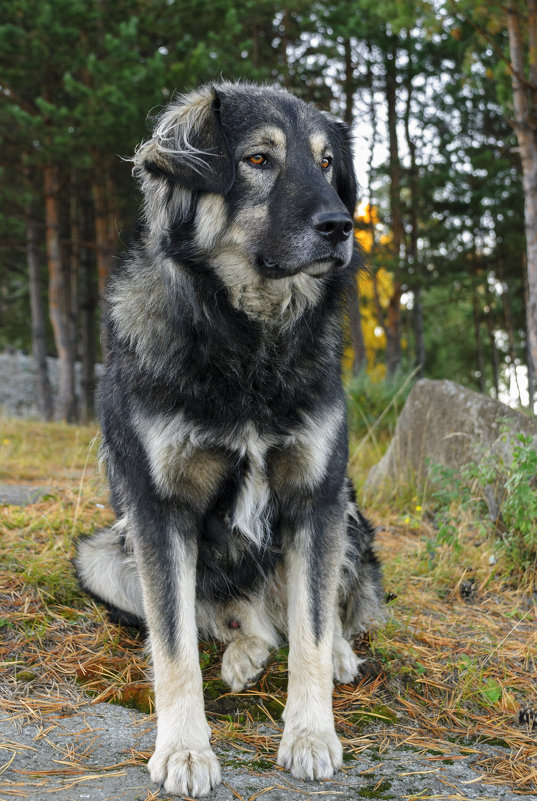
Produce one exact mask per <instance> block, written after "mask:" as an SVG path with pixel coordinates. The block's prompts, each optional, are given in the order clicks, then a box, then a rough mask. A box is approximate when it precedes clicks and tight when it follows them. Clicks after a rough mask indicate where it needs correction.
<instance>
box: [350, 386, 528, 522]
mask: <svg viewBox="0 0 537 801" xmlns="http://www.w3.org/2000/svg"><path fill="white" fill-rule="evenodd" d="M505 420H506V421H508V423H509V425H510V428H511V430H512V432H513V433H519V432H520V433H524V434H528V435H529V436H531V437H533V438H534V440H535V446H536V447H537V419H536V418H535V417H533V418H532V417H528V416H526V415H525V414H523V413H522V412H519V411H517V410H516V409H511V408H509V407H508V406H505V405H504V404H503V403H500V402H499V401H496V400H493V399H492V398H489V397H487V396H486V395H481V394H479V393H478V392H472V390H469V389H466V387H462V386H461V385H460V384H456V383H455V382H453V381H447V380H445V381H431V380H429V379H426V378H425V379H422V380H421V381H418V382H417V383H416V384H415V385H414V387H413V388H412V391H411V392H410V394H409V396H408V398H407V401H406V403H405V405H404V407H403V410H402V412H401V415H400V416H399V419H398V421H397V425H396V427H395V431H394V434H393V437H392V440H391V442H390V445H389V448H388V450H387V451H386V453H385V454H384V456H383V457H382V459H381V460H380V462H378V464H376V465H374V466H373V467H372V468H371V470H370V471H369V474H368V476H367V479H366V483H365V491H366V493H374V492H376V491H378V490H380V489H382V488H388V487H389V488H391V489H395V488H397V486H400V485H405V484H408V483H409V482H415V483H416V485H417V486H418V487H422V486H423V484H424V483H425V481H426V480H427V477H428V475H429V464H430V463H433V464H439V465H443V466H445V467H449V468H453V469H457V468H460V467H461V466H462V465H464V464H468V463H469V462H472V461H475V462H480V461H481V459H482V458H483V457H484V456H492V457H493V458H495V459H496V460H497V461H498V463H499V464H500V463H501V461H503V463H504V464H508V463H509V462H510V460H511V453H512V438H509V437H508V438H507V440H506V439H505V438H504V436H502V433H501V428H502V421H505ZM495 503H496V498H495V497H494V496H493V495H492V494H491V497H490V498H489V509H490V512H491V514H493V512H494V510H493V507H494V504H495Z"/></svg>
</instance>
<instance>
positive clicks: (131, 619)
mask: <svg viewBox="0 0 537 801" xmlns="http://www.w3.org/2000/svg"><path fill="white" fill-rule="evenodd" d="M74 563H75V568H76V572H77V576H78V580H79V582H80V585H81V586H82V588H83V589H84V590H85V591H86V592H88V593H89V594H90V595H91V596H92V597H93V598H95V599H96V600H97V601H100V602H101V603H103V604H104V605H105V606H106V607H107V609H108V612H109V614H110V617H111V619H112V620H114V621H117V622H121V623H125V624H127V625H131V626H137V627H138V628H144V606H143V598H142V586H141V583H140V579H139V577H138V572H137V570H136V564H135V561H134V556H133V554H132V552H131V551H130V550H129V548H128V545H127V542H126V538H125V524H124V522H123V521H121V520H119V521H118V522H117V523H115V524H114V525H113V526H110V528H103V529H101V530H100V531H97V532H96V533H95V534H92V535H91V536H89V537H82V538H81V539H79V540H78V543H77V552H76V556H75V559H74Z"/></svg>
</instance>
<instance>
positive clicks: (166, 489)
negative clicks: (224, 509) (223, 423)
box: [135, 413, 274, 546]
mask: <svg viewBox="0 0 537 801" xmlns="http://www.w3.org/2000/svg"><path fill="white" fill-rule="evenodd" d="M135 425H136V430H137V431H138V433H139V435H140V438H141V440H142V443H143V445H144V449H145V451H146V454H147V458H148V460H149V465H150V469H151V475H152V478H153V481H154V482H155V484H156V486H157V487H158V488H159V489H160V490H161V491H162V492H163V493H164V494H165V495H173V494H174V493H175V492H176V490H177V485H178V481H180V475H181V464H182V462H183V461H186V460H187V459H189V458H191V457H192V455H193V454H195V452H196V450H200V449H203V448H207V447H210V446H213V447H214V446H215V445H221V446H222V447H226V448H228V449H231V450H234V451H236V452H238V454H239V455H240V456H241V457H242V458H245V459H247V463H248V467H247V471H246V476H245V479H244V483H243V485H242V487H241V489H240V491H239V496H238V499H237V502H236V505H235V509H234V512H233V517H232V519H231V520H230V526H231V527H232V528H234V529H236V530H237V531H240V532H241V534H243V535H244V537H245V538H246V539H247V540H249V541H250V542H252V543H254V544H255V545H257V546H260V545H262V543H263V542H264V541H265V540H266V536H267V534H268V526H269V517H270V511H271V510H270V488H269V484H268V480H267V475H266V454H267V450H268V449H269V447H271V446H272V445H273V444H274V439H273V438H269V437H261V436H260V435H259V434H258V432H257V431H256V429H255V427H254V426H253V425H252V424H250V423H249V424H248V425H246V426H245V427H244V428H242V429H240V430H239V431H233V432H230V433H228V434H222V435H221V436H220V437H215V435H214V432H209V433H205V432H204V431H203V430H201V429H199V428H196V427H195V426H194V425H192V424H191V423H189V422H188V421H187V420H186V419H185V417H184V415H183V414H181V413H177V414H175V415H173V416H165V415H161V416H160V417H157V418H147V417H144V416H143V415H140V414H139V415H137V416H136V417H135Z"/></svg>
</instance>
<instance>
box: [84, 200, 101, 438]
mask: <svg viewBox="0 0 537 801" xmlns="http://www.w3.org/2000/svg"><path fill="white" fill-rule="evenodd" d="M80 215H81V231H80V233H81V240H82V242H83V243H87V242H91V239H92V235H93V230H94V228H93V219H92V214H91V208H90V204H89V203H88V202H85V203H84V202H83V203H81V206H80ZM98 306H99V298H98V294H97V280H96V270H95V258H94V253H93V251H92V250H91V249H90V248H89V247H87V245H85V244H82V245H81V248H80V346H81V360H82V382H81V383H82V398H81V401H82V409H81V411H82V420H83V421H84V422H86V423H88V422H89V421H90V420H93V419H94V417H95V389H96V380H95V362H96V336H95V333H96V322H97V320H96V317H97V309H98Z"/></svg>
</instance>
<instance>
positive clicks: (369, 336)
mask: <svg viewBox="0 0 537 801" xmlns="http://www.w3.org/2000/svg"><path fill="white" fill-rule="evenodd" d="M356 221H357V223H358V225H359V226H360V227H359V228H358V229H357V230H356V231H355V236H356V241H357V242H358V244H359V245H360V247H361V249H362V251H363V252H364V253H365V254H366V256H367V254H368V253H371V251H372V249H373V243H374V241H375V240H376V242H377V244H378V245H380V246H384V247H386V246H387V245H388V244H389V241H390V237H389V236H386V235H384V236H378V235H377V236H375V228H376V227H378V226H379V218H378V215H377V211H376V208H375V207H374V206H373V207H372V208H371V207H370V206H369V205H367V206H363V207H361V208H359V209H358V214H357V216H356ZM366 264H367V258H366ZM356 280H357V282H358V296H359V298H360V315H361V318H362V331H363V336H364V345H365V351H366V358H367V368H366V369H367V372H368V374H369V375H370V376H371V378H372V380H373V381H377V380H378V381H381V380H382V379H383V378H384V374H385V365H384V364H382V363H378V360H377V355H378V354H379V353H382V352H383V351H385V350H386V335H385V333H384V330H383V328H382V326H381V325H380V324H379V319H378V313H377V303H378V305H380V308H381V309H382V311H383V312H384V311H386V309H387V308H388V306H389V303H390V298H391V297H392V294H393V275H392V273H391V272H389V270H386V269H385V268H384V267H381V268H380V269H379V270H377V271H376V273H375V277H373V275H372V273H370V272H369V271H368V270H367V269H366V270H360V271H359V273H358V276H357V279H356ZM375 284H376V295H377V297H375ZM352 361H353V350H352V346H348V347H347V348H346V350H345V354H344V357H343V366H344V368H345V369H349V370H350V367H351V365H352Z"/></svg>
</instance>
